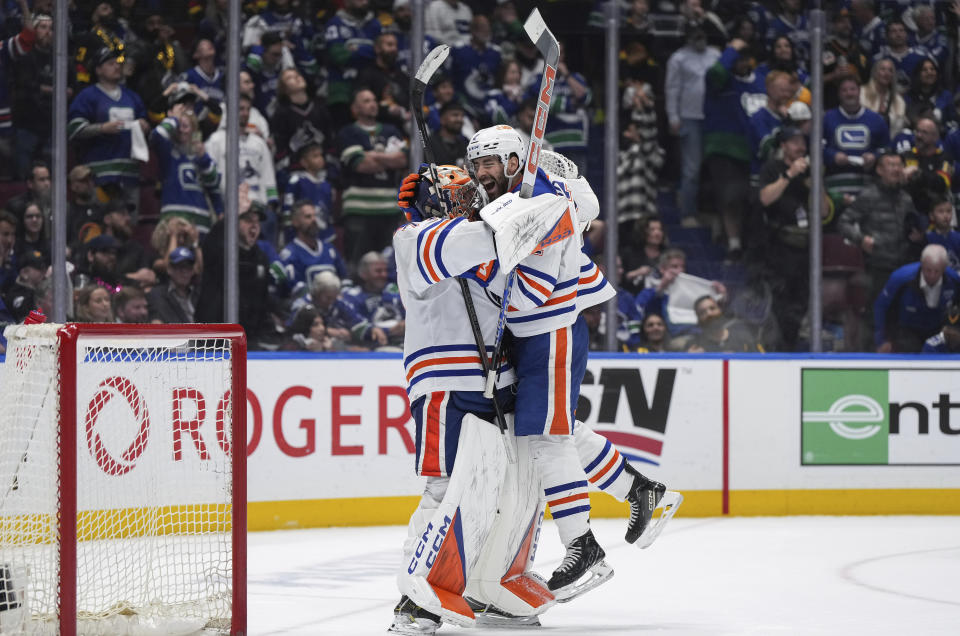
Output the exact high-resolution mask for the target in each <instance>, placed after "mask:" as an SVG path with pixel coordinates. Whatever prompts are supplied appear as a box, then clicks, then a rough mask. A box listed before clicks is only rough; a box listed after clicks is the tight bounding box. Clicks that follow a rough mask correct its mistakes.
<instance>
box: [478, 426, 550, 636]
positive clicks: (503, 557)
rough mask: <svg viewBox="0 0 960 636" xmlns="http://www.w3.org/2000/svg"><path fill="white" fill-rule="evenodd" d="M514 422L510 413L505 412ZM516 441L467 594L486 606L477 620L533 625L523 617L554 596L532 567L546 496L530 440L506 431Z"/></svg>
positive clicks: (532, 614)
mask: <svg viewBox="0 0 960 636" xmlns="http://www.w3.org/2000/svg"><path fill="white" fill-rule="evenodd" d="M507 422H508V424H509V425H512V423H513V421H512V415H509V414H508V415H507ZM510 440H511V443H514V444H516V449H517V462H516V463H511V464H508V465H507V471H506V474H505V476H504V482H503V486H502V487H501V490H500V499H499V503H498V506H497V519H496V521H495V523H494V527H493V529H492V530H491V531H490V535H489V537H488V538H487V542H486V543H485V544H484V546H483V551H482V553H481V557H480V560H479V562H478V563H477V568H476V570H475V573H474V575H473V576H472V577H471V578H470V581H469V582H468V584H467V592H466V595H467V596H469V597H470V598H471V599H473V600H474V601H475V602H476V603H477V605H478V606H480V607H483V608H485V611H484V615H486V618H483V620H481V618H482V616H483V615H481V614H478V615H477V619H478V621H477V624H478V625H480V624H483V625H490V624H492V623H495V624H497V625H502V626H504V627H507V626H511V627H514V626H521V627H522V626H533V625H534V623H533V622H532V621H530V620H524V618H525V617H527V618H529V617H535V616H536V615H538V614H542V613H543V612H545V611H546V610H547V609H549V608H550V607H552V606H553V605H554V603H555V602H556V601H555V599H554V596H553V594H551V593H550V590H549V589H548V588H547V585H546V582H545V581H544V580H543V579H542V578H540V577H539V576H538V575H537V574H536V573H535V572H533V570H532V567H533V562H534V558H535V557H536V552H537V545H538V542H539V539H540V530H541V529H542V527H543V512H544V501H543V497H542V494H541V493H542V491H541V487H540V482H539V478H538V476H537V473H536V471H535V470H534V468H533V464H532V461H531V458H530V451H529V449H530V440H529V439H528V438H526V437H519V438H518V437H513V436H511V437H510Z"/></svg>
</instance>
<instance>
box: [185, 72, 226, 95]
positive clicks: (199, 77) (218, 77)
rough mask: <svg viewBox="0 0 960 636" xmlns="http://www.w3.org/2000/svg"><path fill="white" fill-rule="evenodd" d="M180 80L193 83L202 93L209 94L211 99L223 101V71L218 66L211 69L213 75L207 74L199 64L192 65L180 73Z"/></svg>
mask: <svg viewBox="0 0 960 636" xmlns="http://www.w3.org/2000/svg"><path fill="white" fill-rule="evenodd" d="M180 80H181V81H184V82H189V83H190V84H193V85H194V86H196V87H197V88H199V89H200V90H202V91H203V92H204V93H206V94H207V95H209V96H210V97H211V98H212V99H216V100H217V101H221V102H222V101H223V100H224V99H225V98H226V96H225V94H224V79H223V73H222V72H221V71H220V69H219V68H215V69H214V70H213V76H212V77H211V76H209V75H207V74H206V73H204V72H203V69H201V68H200V67H199V66H194V67H193V68H191V69H188V70H187V71H186V72H184V73H182V74H181V75H180Z"/></svg>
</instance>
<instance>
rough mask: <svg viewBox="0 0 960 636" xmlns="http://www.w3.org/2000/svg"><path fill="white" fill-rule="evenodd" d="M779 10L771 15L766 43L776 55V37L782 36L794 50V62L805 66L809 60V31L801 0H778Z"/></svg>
mask: <svg viewBox="0 0 960 636" xmlns="http://www.w3.org/2000/svg"><path fill="white" fill-rule="evenodd" d="M778 4H779V9H780V10H779V11H778V12H777V13H775V14H774V15H773V16H772V19H771V20H770V22H769V24H768V27H767V33H766V39H767V45H768V47H769V48H771V49H772V50H773V51H774V56H775V57H776V55H777V53H776V47H777V39H778V38H781V37H784V38H787V39H788V40H789V41H790V43H791V47H790V48H791V49H793V50H795V51H796V62H797V63H798V64H799V65H800V66H801V67H805V66H806V64H807V62H808V61H809V60H810V33H809V23H808V22H807V15H806V12H805V11H804V7H803V0H780V1H779V3H778Z"/></svg>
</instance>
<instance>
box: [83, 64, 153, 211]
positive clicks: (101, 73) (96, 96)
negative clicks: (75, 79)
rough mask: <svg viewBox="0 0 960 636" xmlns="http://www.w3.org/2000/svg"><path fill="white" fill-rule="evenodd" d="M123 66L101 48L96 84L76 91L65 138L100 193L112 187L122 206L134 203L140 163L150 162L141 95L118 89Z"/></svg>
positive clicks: (137, 191)
mask: <svg viewBox="0 0 960 636" xmlns="http://www.w3.org/2000/svg"><path fill="white" fill-rule="evenodd" d="M121 63H122V60H120V59H118V56H117V52H116V51H114V50H113V49H110V48H103V49H100V52H99V53H98V54H97V57H96V71H97V83H96V84H95V85H93V86H88V87H87V88H85V89H83V90H82V91H80V94H79V95H77V96H76V98H75V99H74V100H73V102H72V103H71V104H70V110H69V113H68V115H67V119H68V120H69V123H68V125H67V134H68V135H69V138H70V141H71V142H72V143H73V145H74V149H75V152H76V154H77V159H78V160H79V161H80V162H81V163H83V164H85V165H86V166H87V167H89V168H90V170H91V171H92V172H93V176H94V180H95V182H96V184H97V187H98V188H100V189H101V193H102V191H103V187H104V186H106V185H108V184H115V185H116V186H118V190H117V191H118V192H119V193H121V195H122V197H123V199H124V200H125V201H126V202H128V203H132V204H137V203H139V198H140V164H139V162H140V161H145V160H146V159H147V157H148V150H147V144H146V138H145V134H146V133H147V132H148V131H149V130H150V125H149V124H148V123H147V119H146V117H147V110H146V108H145V107H144V105H143V101H142V100H141V99H140V96H139V95H137V94H136V93H135V92H133V91H132V90H130V89H129V88H127V87H125V86H123V84H122V82H123V67H122V66H121ZM101 198H106V197H105V196H101Z"/></svg>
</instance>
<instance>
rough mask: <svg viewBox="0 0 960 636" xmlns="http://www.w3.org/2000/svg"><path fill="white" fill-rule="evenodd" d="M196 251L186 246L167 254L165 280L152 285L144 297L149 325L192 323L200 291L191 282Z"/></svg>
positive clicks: (192, 281)
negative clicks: (145, 298) (158, 323)
mask: <svg viewBox="0 0 960 636" xmlns="http://www.w3.org/2000/svg"><path fill="white" fill-rule="evenodd" d="M196 261H197V257H196V252H195V251H194V250H192V249H191V248H189V247H178V248H176V249H174V250H173V251H172V252H170V255H169V257H168V265H167V279H166V280H165V281H163V282H161V283H160V284H159V285H155V286H154V287H153V289H151V290H150V292H149V293H148V294H147V310H148V314H149V317H150V321H151V322H160V323H164V324H170V323H187V322H194V319H193V318H194V313H195V311H196V306H197V302H198V301H199V300H200V288H199V287H198V286H197V285H196V284H195V282H194V273H195V272H194V266H195V264H196Z"/></svg>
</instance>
